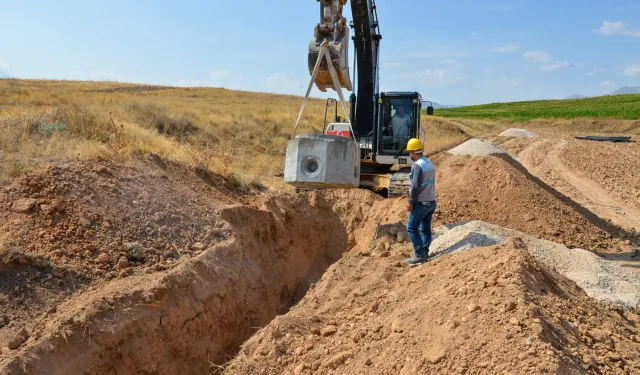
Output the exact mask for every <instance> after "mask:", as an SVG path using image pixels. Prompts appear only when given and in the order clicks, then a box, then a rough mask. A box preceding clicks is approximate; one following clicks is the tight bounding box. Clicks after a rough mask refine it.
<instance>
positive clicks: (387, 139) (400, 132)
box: [374, 92, 422, 165]
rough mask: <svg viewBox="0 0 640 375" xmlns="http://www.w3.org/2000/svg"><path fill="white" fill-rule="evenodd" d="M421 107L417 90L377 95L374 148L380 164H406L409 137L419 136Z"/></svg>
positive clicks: (420, 99)
mask: <svg viewBox="0 0 640 375" xmlns="http://www.w3.org/2000/svg"><path fill="white" fill-rule="evenodd" d="M421 107H422V98H421V97H420V94H419V93H417V92H397V93H381V94H380V97H379V98H378V116H377V123H378V126H377V127H376V128H377V131H378V136H377V137H375V138H376V139H375V141H377V142H376V145H375V146H377V147H374V149H375V151H377V152H375V151H374V152H375V154H376V156H377V157H376V160H377V161H378V162H379V163H381V164H387V165H389V164H408V162H407V158H406V157H408V156H409V153H407V152H406V151H405V149H406V147H407V143H408V142H409V140H410V139H411V138H419V137H420V111H421V109H422V108H421ZM401 156H402V157H403V158H400V157H401ZM400 159H402V160H400ZM401 161H404V162H401Z"/></svg>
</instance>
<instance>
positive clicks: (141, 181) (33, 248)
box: [0, 156, 250, 356]
mask: <svg viewBox="0 0 640 375" xmlns="http://www.w3.org/2000/svg"><path fill="white" fill-rule="evenodd" d="M247 200H250V199H249V196H248V195H246V194H245V193H243V191H242V190H241V189H240V188H239V186H238V185H237V184H236V183H235V182H234V181H232V180H229V179H227V178H224V177H221V176H217V175H213V174H210V173H208V172H206V171H204V170H194V169H193V168H188V167H185V166H183V165H179V164H173V163H170V162H167V161H163V160H161V159H159V158H157V157H155V156H151V157H149V158H145V159H135V160H134V161H132V162H130V163H128V164H126V165H122V164H118V163H114V162H111V161H107V160H93V161H89V162H75V163H70V164H68V165H64V166H60V167H51V168H49V169H48V170H46V171H43V172H41V173H34V174H31V175H28V176H26V177H24V178H21V179H18V180H16V181H15V182H14V183H13V184H11V185H9V186H6V187H2V188H0V280H2V282H1V283H0V356H2V354H4V353H3V352H6V351H7V349H9V350H11V349H15V348H13V347H12V346H15V345H10V344H9V343H10V342H11V341H12V340H14V339H15V338H16V335H17V334H18V333H19V332H20V331H21V330H23V329H26V330H27V331H29V332H31V333H34V329H33V327H34V326H35V325H36V324H37V323H38V322H39V321H46V320H47V319H49V318H50V317H52V316H54V315H55V313H56V310H57V309H58V307H59V306H60V305H61V304H62V303H63V302H64V301H67V300H69V299H70V298H72V297H73V296H75V295H78V294H81V293H83V292H84V291H85V290H87V289H88V288H90V289H93V290H98V289H100V288H102V287H104V285H105V283H108V282H110V280H113V279H118V278H128V277H131V276H135V275H146V274H155V273H157V272H163V271H166V270H171V269H173V268H174V267H175V266H176V265H178V264H179V263H180V261H181V260H183V259H189V258H192V257H196V256H198V255H199V254H202V253H203V252H204V251H205V249H207V248H209V247H212V246H217V245H220V244H224V243H226V242H228V241H229V240H230V239H231V238H232V233H231V231H230V228H229V225H228V223H227V222H226V221H224V220H223V219H222V218H221V216H220V214H221V211H222V209H224V208H225V207H228V206H230V205H233V204H239V203H242V202H244V201H247Z"/></svg>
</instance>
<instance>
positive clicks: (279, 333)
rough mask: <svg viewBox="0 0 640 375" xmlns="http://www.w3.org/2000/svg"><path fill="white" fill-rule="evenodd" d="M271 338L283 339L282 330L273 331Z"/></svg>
mask: <svg viewBox="0 0 640 375" xmlns="http://www.w3.org/2000/svg"><path fill="white" fill-rule="evenodd" d="M271 337H273V338H274V339H279V338H280V337H282V332H280V330H279V329H277V328H276V329H274V330H273V331H271Z"/></svg>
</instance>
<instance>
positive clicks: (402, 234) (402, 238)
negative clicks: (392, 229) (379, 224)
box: [396, 232, 407, 243]
mask: <svg viewBox="0 0 640 375" xmlns="http://www.w3.org/2000/svg"><path fill="white" fill-rule="evenodd" d="M396 238H397V239H396V241H398V242H399V243H405V242H406V241H407V234H406V233H405V232H398V235H397V237H396Z"/></svg>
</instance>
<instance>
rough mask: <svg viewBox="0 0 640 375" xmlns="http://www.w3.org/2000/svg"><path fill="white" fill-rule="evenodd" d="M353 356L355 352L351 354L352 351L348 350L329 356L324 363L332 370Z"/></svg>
mask: <svg viewBox="0 0 640 375" xmlns="http://www.w3.org/2000/svg"><path fill="white" fill-rule="evenodd" d="M351 357H353V354H351V352H348V351H345V352H341V353H338V354H336V355H334V356H333V357H331V358H329V359H328V360H327V361H326V362H325V363H324V365H325V366H326V367H328V368H330V369H332V370H335V369H337V368H338V367H340V366H342V365H343V364H344V363H345V362H346V360H347V359H349V358H351Z"/></svg>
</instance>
